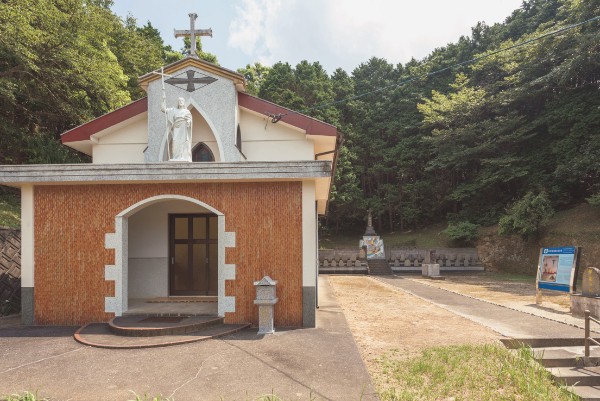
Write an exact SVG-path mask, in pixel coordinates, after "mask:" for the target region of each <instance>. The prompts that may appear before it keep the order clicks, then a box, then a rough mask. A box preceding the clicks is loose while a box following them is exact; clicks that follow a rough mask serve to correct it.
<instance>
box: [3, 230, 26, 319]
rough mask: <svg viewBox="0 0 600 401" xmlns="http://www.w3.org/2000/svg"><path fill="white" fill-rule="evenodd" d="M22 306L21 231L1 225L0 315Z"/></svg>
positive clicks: (16, 310) (7, 313) (14, 310)
mask: <svg viewBox="0 0 600 401" xmlns="http://www.w3.org/2000/svg"><path fill="white" fill-rule="evenodd" d="M20 308H21V231H20V230H15V229H9V228H2V227H0V316H4V315H9V314H11V313H16V312H18V311H19V310H20Z"/></svg>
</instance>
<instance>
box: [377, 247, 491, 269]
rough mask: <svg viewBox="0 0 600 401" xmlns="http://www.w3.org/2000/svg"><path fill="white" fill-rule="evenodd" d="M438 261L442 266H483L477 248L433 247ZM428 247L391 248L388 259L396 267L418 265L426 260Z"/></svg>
mask: <svg viewBox="0 0 600 401" xmlns="http://www.w3.org/2000/svg"><path fill="white" fill-rule="evenodd" d="M433 250H434V251H435V256H436V261H435V262H433V261H432V262H431V263H437V264H439V265H440V268H441V267H477V266H482V263H481V260H479V256H477V249H475V248H433ZM427 251H428V250H427V249H394V248H392V249H391V250H390V256H389V257H388V261H389V263H390V266H391V267H392V269H393V268H394V267H418V268H420V267H421V265H422V264H423V261H424V260H425V252H427Z"/></svg>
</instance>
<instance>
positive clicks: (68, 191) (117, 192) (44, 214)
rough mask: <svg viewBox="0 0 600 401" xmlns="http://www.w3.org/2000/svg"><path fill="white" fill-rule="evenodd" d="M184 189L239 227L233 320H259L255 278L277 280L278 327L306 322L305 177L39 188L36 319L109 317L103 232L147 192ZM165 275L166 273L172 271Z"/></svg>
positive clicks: (71, 321)
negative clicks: (297, 180) (207, 182)
mask: <svg viewBox="0 0 600 401" xmlns="http://www.w3.org/2000/svg"><path fill="white" fill-rule="evenodd" d="M169 194H170V195H182V196H188V197H191V198H195V199H198V200H200V201H202V202H204V203H206V204H208V205H210V206H212V207H214V208H215V209H217V210H219V211H220V212H222V213H223V214H224V215H225V231H233V232H235V233H236V246H235V248H226V254H225V262H226V263H233V264H235V265H236V279H235V280H230V281H226V283H225V289H226V295H233V296H235V297H236V303H235V308H236V311H235V312H234V313H227V314H226V316H225V318H226V319H225V320H226V322H228V323H242V322H250V323H253V324H257V323H258V310H257V308H256V307H255V306H254V305H253V302H252V301H253V299H254V295H255V289H254V286H253V281H255V280H258V279H260V278H262V277H263V276H264V275H270V276H271V277H272V278H273V279H275V280H278V287H277V294H278V297H279V302H278V303H277V305H276V306H275V324H276V325H277V326H280V327H282V326H302V184H301V183H300V182H262V183H216V184H212V183H210V184H128V185H124V184H115V185H68V186H67V185H60V186H59V185H57V186H36V187H35V195H34V199H35V212H34V213H35V215H34V218H35V255H34V257H35V323H36V324H56V325H80V324H85V323H88V322H94V321H107V320H109V319H110V318H111V317H112V314H111V313H105V312H104V298H105V297H110V296H114V282H112V281H105V280H104V267H105V265H110V264H114V251H112V250H107V249H105V247H104V245H105V244H104V236H105V234H106V233H112V232H114V230H115V227H114V223H115V216H116V215H117V214H119V213H120V212H122V211H123V210H124V209H126V208H128V207H130V206H131V205H133V204H136V203H137V202H140V201H142V200H144V199H146V198H149V197H152V196H158V195H169ZM165 279H166V278H165Z"/></svg>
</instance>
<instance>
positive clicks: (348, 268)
mask: <svg viewBox="0 0 600 401" xmlns="http://www.w3.org/2000/svg"><path fill="white" fill-rule="evenodd" d="M319 273H340V274H367V261H366V260H361V259H360V254H359V249H358V248H357V249H321V250H319Z"/></svg>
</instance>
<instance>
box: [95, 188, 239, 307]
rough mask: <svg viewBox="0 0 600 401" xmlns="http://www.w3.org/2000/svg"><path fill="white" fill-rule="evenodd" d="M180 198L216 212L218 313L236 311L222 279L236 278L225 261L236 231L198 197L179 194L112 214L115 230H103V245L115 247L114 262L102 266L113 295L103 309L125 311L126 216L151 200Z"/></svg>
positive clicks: (126, 271)
mask: <svg viewBox="0 0 600 401" xmlns="http://www.w3.org/2000/svg"><path fill="white" fill-rule="evenodd" d="M171 200H182V201H187V202H191V203H194V204H196V205H199V206H202V207H203V208H205V209H207V210H209V211H211V212H212V213H214V214H216V215H217V224H218V272H219V273H218V278H217V287H218V308H217V309H218V314H219V316H225V312H235V296H225V280H234V279H235V267H236V266H235V264H225V248H233V247H235V232H225V215H224V214H223V213H221V212H220V211H218V210H217V209H215V208H213V207H212V206H210V205H207V204H206V203H204V202H202V201H199V200H198V199H194V198H190V197H188V196H182V195H158V196H153V197H150V198H147V199H144V200H142V201H140V202H138V203H136V204H134V205H132V206H130V207H128V208H127V209H125V210H123V211H122V212H121V213H119V214H118V215H117V216H115V232H114V233H106V234H105V238H104V247H105V248H106V249H114V250H115V264H114V265H105V267H104V279H105V280H106V281H114V282H115V296H114V297H106V298H105V306H104V310H105V312H110V313H114V314H115V316H122V315H123V312H126V311H127V308H128V305H127V295H128V294H127V289H128V283H127V281H128V267H129V266H128V260H129V258H128V249H129V246H128V224H129V216H131V215H133V214H135V213H136V212H137V211H139V210H140V209H143V208H145V207H147V206H150V205H152V204H154V203H158V202H164V201H171Z"/></svg>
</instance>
